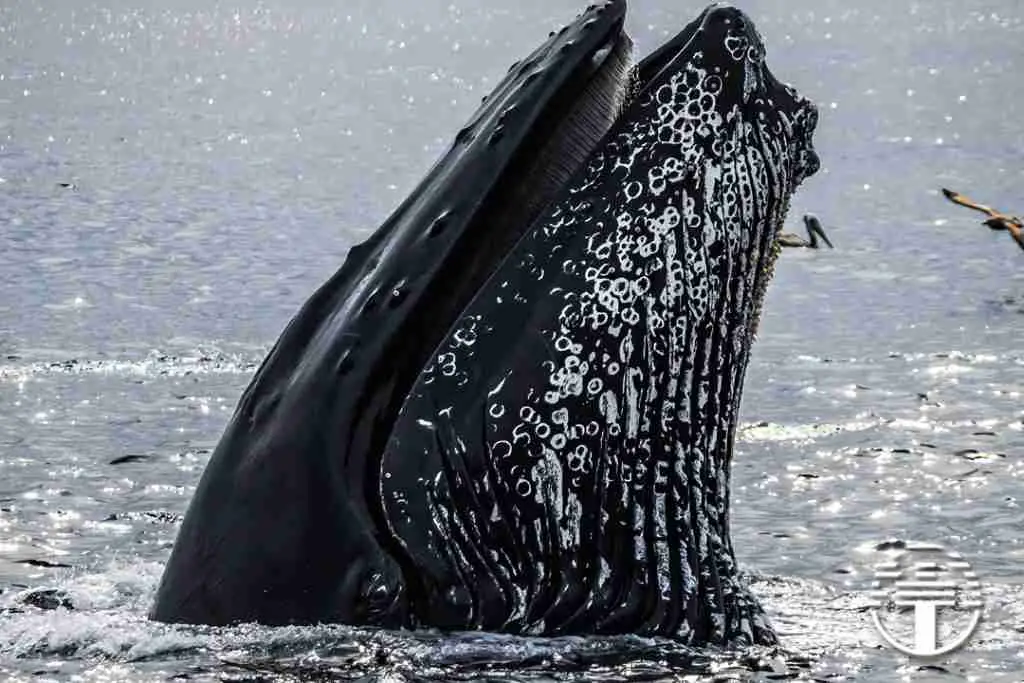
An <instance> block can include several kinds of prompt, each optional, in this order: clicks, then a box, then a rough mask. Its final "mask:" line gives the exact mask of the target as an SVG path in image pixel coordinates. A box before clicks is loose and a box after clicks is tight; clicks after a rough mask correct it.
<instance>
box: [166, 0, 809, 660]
mask: <svg viewBox="0 0 1024 683" xmlns="http://www.w3.org/2000/svg"><path fill="white" fill-rule="evenodd" d="M624 16H625V2H624V1H623V0H613V1H612V2H608V3H604V4H602V5H593V6H591V7H590V8H588V9H587V10H586V11H585V12H584V13H582V14H581V15H580V16H579V17H578V18H577V19H576V21H574V22H573V23H572V24H571V25H570V26H568V27H567V28H566V29H564V30H563V31H561V32H559V33H557V34H555V35H553V36H551V37H550V38H549V39H548V40H547V41H546V42H545V43H544V44H543V45H542V46H541V47H540V48H538V49H537V50H535V51H534V52H533V53H531V54H530V55H529V56H528V57H527V58H525V59H524V60H522V61H521V62H517V63H516V64H514V65H513V67H512V69H510V71H509V73H508V74H507V75H506V77H505V78H504V79H503V80H502V82H501V83H500V84H499V85H498V86H497V87H496V88H495V90H494V91H493V92H492V93H491V94H490V95H489V96H488V98H486V100H485V101H484V103H483V104H482V106H481V108H480V110H479V111H478V112H477V113H476V114H474V116H473V117H472V118H471V120H470V122H469V123H468V124H467V125H466V126H465V127H463V128H462V129H461V130H460V131H459V133H458V134H457V135H456V136H455V139H454V141H453V143H452V146H451V148H450V149H449V150H448V152H447V153H446V154H445V155H444V157H443V158H442V159H440V160H439V161H438V162H437V164H435V166H434V167H433V168H432V169H431V170H430V171H429V172H428V173H427V175H426V177H425V178H424V180H423V181H422V182H421V184H420V185H419V186H418V187H417V189H416V190H415V191H414V192H413V193H412V194H411V195H410V197H409V198H408V199H407V200H405V201H404V202H403V203H402V205H401V206H399V207H398V208H397V209H396V210H395V212H394V213H393V214H392V215H391V217H389V219H388V220H387V221H386V222H385V223H384V224H383V225H382V226H381V227H380V228H379V229H378V230H377V231H376V232H375V233H374V234H373V236H372V237H371V238H370V239H369V240H367V241H366V242H365V243H363V244H361V245H357V246H356V247H354V248H353V249H352V251H351V252H350V254H349V256H348V258H347V259H346V261H345V263H344V264H343V265H342V266H341V268H340V269H339V270H338V272H337V273H335V275H334V276H333V277H332V278H331V279H330V280H329V281H328V282H327V283H325V284H324V285H323V286H322V287H321V288H320V289H319V290H318V291H317V292H316V293H315V294H314V295H313V296H312V297H311V298H310V299H309V300H308V301H307V302H306V303H305V304H304V306H303V307H302V309H301V310H300V311H299V313H298V314H297V315H296V317H295V318H294V319H293V320H292V321H291V322H290V323H289V325H288V327H287V328H286V329H285V331H284V332H283V334H282V335H281V338H280V339H279V340H278V342H277V344H276V345H275V346H274V348H273V349H272V350H271V352H270V353H269V354H268V356H267V358H266V360H265V361H264V363H263V365H262V366H261V367H260V369H259V371H258V372H257V373H256V375H255V377H254V378H253V380H252V382H251V384H250V385H249V387H248V388H247V390H246V392H245V393H244V395H243V396H242V398H241V400H240V402H239V404H238V407H237V409H236V412H235V414H234V415H233V417H232V419H231V422H230V423H229V425H228V426H227V428H226V430H225V432H224V435H223V437H222V438H221V441H220V442H219V444H218V446H217V448H216V450H215V452H214V454H213V456H212V457H211V460H210V462H209V464H208V466H207V468H206V471H205V472H204V474H203V477H202V479H201V481H200V483H199V487H198V489H197V491H196V493H195V495H194V497H193V500H192V503H191V505H190V507H189V511H188V513H187V515H186V518H185V521H184V523H183V525H182V528H181V530H180V532H179V536H178V539H177V541H176V544H175V547H174V550H173V552H172V554H171V557H170V560H169V561H168V565H167V568H166V570H165V573H164V577H163V579H162V581H161V584H160V587H159V589H158V592H157V597H156V602H155V605H154V608H153V612H152V616H153V617H154V618H156V619H159V620H162V621H178V622H192V623H209V624H224V623H233V622H241V621H258V622H262V623H269V624H284V623H315V622H336V621H341V622H347V623H362V624H375V625H381V626H417V625H423V626H438V627H448V628H488V629H494V630H505V631H515V632H540V633H571V632H575V633H580V632H605V633H615V632H637V633H661V634H667V635H672V636H674V637H679V638H683V639H686V640H688V641H689V642H694V643H701V642H737V641H748V642H771V641H772V639H773V636H772V634H771V631H770V629H769V628H768V627H767V626H766V625H765V623H764V621H763V618H762V616H761V614H760V611H759V608H758V607H757V605H756V603H755V602H754V601H753V600H751V599H749V598H748V597H747V596H746V594H745V592H744V590H743V588H742V586H741V585H740V584H739V583H738V582H737V579H736V576H735V567H734V560H733V559H732V549H731V544H730V541H729V536H728V524H727V521H728V514H727V512H728V507H727V502H728V498H729V495H728V486H727V482H728V466H729V460H730V458H731V451H732V440H733V436H734V432H735V424H736V417H737V412H738V405H739V397H740V394H741V388H742V380H743V376H744V370H745V367H746V362H747V358H748V355H749V347H750V344H751V342H752V339H753V333H754V331H755V329H756V325H757V319H758V316H759V310H760V305H761V302H762V300H763V296H764V290H765V287H766V286H767V282H768V280H769V279H770V276H771V269H772V267H773V264H774V256H775V252H774V251H773V244H774V236H775V233H777V231H778V229H779V228H780V227H781V223H782V220H783V218H784V216H785V212H786V209H787V208H788V198H789V195H790V193H791V192H792V191H793V190H794V189H795V188H796V186H797V185H798V184H799V183H800V182H801V181H802V180H803V179H804V178H806V177H807V176H809V175H811V174H812V173H813V172H814V171H815V170H816V168H817V165H818V164H817V157H816V155H815V154H814V151H813V146H812V144H811V135H812V133H813V129H814V126H815V123H816V119H817V114H816V111H815V110H814V107H813V105H811V104H810V103H809V102H807V101H806V100H805V99H803V98H801V97H800V96H799V95H797V94H796V92H795V91H794V90H792V88H789V87H788V86H784V85H782V84H780V83H779V82H778V81H776V80H775V79H774V77H772V75H771V74H770V72H769V71H768V69H767V68H766V67H765V65H764V50H763V45H762V42H761V39H760V37H759V36H758V35H757V33H756V30H755V29H754V28H753V25H752V24H751V23H750V21H749V20H748V19H746V17H745V16H744V15H743V14H742V13H741V12H739V11H738V10H735V9H733V8H730V7H726V6H722V5H715V6H712V7H710V8H708V9H707V10H705V11H704V12H703V13H702V14H701V15H700V17H699V18H698V20H697V21H695V22H693V23H691V24H690V25H689V26H688V27H687V28H686V29H684V31H682V32H681V33H680V34H678V35H677V36H676V37H675V38H673V39H672V40H670V41H668V42H667V43H666V45H665V46H663V47H662V48H661V49H659V50H658V51H656V52H655V53H653V54H652V55H651V56H650V57H648V58H647V59H646V60H644V61H642V62H641V63H640V64H639V65H638V67H637V68H636V69H631V68H629V63H628V56H629V42H628V38H627V37H626V36H625V34H624V32H623V30H622V24H623V19H624ZM704 95H708V97H710V98H711V100H712V101H711V102H710V103H709V102H708V101H706V100H705V99H704V97H703V96H704ZM670 158H671V159H672V160H673V161H672V163H669V162H668V160H669V159H670ZM641 225H643V226H647V228H649V229H648V230H647V232H646V233H645V234H643V235H640V234H636V230H639V227H637V226H641ZM634 227H636V230H634ZM631 231H633V232H631ZM574 235H575V237H574ZM654 236H656V237H657V238H658V240H660V241H658V246H657V249H656V250H655V252H651V253H648V252H650V250H651V249H652V248H654V247H652V246H651V245H653V244H654V241H653V239H652V237H654ZM640 237H643V238H644V239H643V240H640V239H639V238H640ZM581 240H582V241H581ZM606 243H607V246H605V245H606ZM627 247H628V248H627ZM624 249H625V251H623V250H624ZM633 249H635V250H636V251H635V253H634V252H633V251H632V250H633ZM659 250H660V251H659ZM606 252H607V253H606ZM635 267H636V268H641V271H643V272H641V271H637V270H635ZM648 270H649V272H647V271H648ZM612 272H615V273H616V277H615V278H611V277H610V273H612ZM548 278H553V280H549V279H548ZM554 280H557V281H554ZM605 281H607V282H605ZM506 283H508V284H507V285H506ZM645 287H646V289H645ZM652 287H653V288H654V289H655V290H656V291H654V292H653V293H651V292H652ZM605 288H607V291H605ZM623 288H625V289H623ZM630 296H634V298H632V299H630V298H629V297H630ZM645 297H647V298H645ZM648 298H649V299H650V302H649V303H650V305H646V304H645V305H644V306H640V305H639V304H638V303H637V302H638V301H643V302H647V301H648ZM613 312H614V313H615V314H616V315H618V316H619V318H618V319H616V320H618V322H614V321H611V315H612V313H613ZM583 321H586V324H587V325H591V324H594V325H596V327H594V328H593V329H591V328H590V327H586V328H585V329H584V327H581V324H582V323H583ZM619 323H621V324H619ZM615 325H618V327H615ZM613 329H618V330H619V332H618V334H619V335H623V334H625V337H628V340H627V341H624V339H625V337H622V338H620V337H615V335H614V334H613ZM587 330H589V331H587ZM666 330H673V332H672V334H668V333H667V332H666ZM673 335H675V336H673ZM680 335H681V336H680ZM612 337H615V340H616V341H615V343H614V345H613V344H612V341H611V339H612ZM599 343H600V345H601V347H600V348H598V346H597V345H598V344H599ZM577 347H578V348H579V349H580V350H581V351H582V350H583V349H584V348H585V349H586V353H583V354H582V355H580V354H578V353H577V352H576V349H577ZM471 351H472V353H474V354H476V355H475V356H473V355H469V354H470V352H471ZM683 351H685V353H683ZM590 353H594V354H595V358H594V359H590V358H589V354H590ZM448 354H452V355H451V356H449V355H448ZM636 354H639V355H636ZM659 354H660V355H659ZM666 354H667V355H666ZM623 355H625V356H628V357H629V358H630V359H632V360H631V361H630V362H629V363H620V366H621V367H619V369H618V370H616V372H615V375H614V377H615V378H621V377H628V378H629V381H628V382H626V381H625V380H622V379H609V377H604V376H602V377H596V376H595V377H589V376H588V378H587V380H586V381H583V380H582V379H581V378H582V374H581V371H580V367H581V366H580V363H584V362H585V363H587V364H588V368H590V369H594V368H597V367H604V368H606V369H607V368H610V367H611V366H610V364H609V363H608V362H607V359H606V358H605V356H607V357H608V358H609V359H610V358H613V357H615V358H619V357H621V356H623ZM452 358H454V359H455V363H454V364H452V365H450V364H449V362H448V361H449V360H450V359H452ZM641 358H642V359H643V362H642V363H641V362H640V360H639V359H641ZM616 362H618V361H616ZM630 363H632V364H630ZM645 364H646V365H645ZM449 368H452V372H451V374H447V373H448V372H449ZM609 372H610V370H609ZM620 372H622V373H623V374H621V375H620V374H619V373H620ZM592 379H599V380H600V383H601V387H602V388H601V390H600V391H598V392H597V393H590V387H592V386H597V385H596V384H593V383H591V381H590V380H592ZM655 380H656V381H655ZM612 387H618V388H619V389H617V390H616V391H618V393H616V392H612V393H611V394H608V391H611V388H612ZM670 395H671V397H672V400H671V401H668V400H667V399H666V398H665V397H668V396H670ZM640 397H646V398H644V399H643V400H640ZM652 397H658V398H657V400H658V401H661V402H660V403H657V405H654V404H651V403H650V401H651V400H654V399H653V398H652ZM570 408H571V409H570ZM563 410H564V412H563ZM531 411H532V412H531ZM537 415H544V416H546V417H545V418H544V424H545V425H546V427H543V428H542V427H540V426H539V424H535V423H533V422H532V420H533V419H534V416H537ZM556 415H557V419H556V417H555V416H556ZM684 415H685V416H686V420H685V421H684V420H683V418H682V416H684ZM567 416H571V419H572V421H573V423H572V424H571V425H570V424H569V422H568V421H569V420H570V417H567ZM663 416H675V417H671V419H669V417H663ZM584 417H586V420H585V424H584V423H581V422H579V420H583V419H584ZM510 418H515V419H514V420H512V421H511V422H510V421H509V419H510ZM591 418H592V419H591ZM591 422H594V423H595V425H596V427H591V425H590V423H591ZM684 424H685V428H684V426H683V425H684ZM554 427H558V429H561V430H562V431H563V432H564V433H565V434H564V435H565V439H566V440H567V441H568V440H569V439H572V438H577V439H585V443H584V444H583V445H588V447H591V450H588V451H587V453H586V457H584V455H580V454H578V453H577V451H575V450H573V451H571V455H570V452H569V451H564V450H560V449H559V448H557V446H558V444H560V443H561V442H560V441H558V439H556V437H557V436H558V435H557V434H550V433H549V432H550V430H552V429H553V428H554ZM613 427H614V428H613ZM563 428H564V429H563ZM652 429H654V431H652ZM538 430H539V431H540V432H541V433H547V435H546V436H545V437H543V439H544V443H546V444H547V446H546V448H547V447H550V452H548V451H544V450H541V451H537V450H534V451H531V450H530V449H528V448H523V449H519V450H512V451H509V454H508V457H503V456H504V455H506V454H505V453H504V449H505V446H504V443H506V442H507V443H508V444H510V445H515V446H516V447H517V448H518V446H519V445H520V444H521V443H522V436H523V435H524V434H526V435H527V436H529V437H530V439H531V443H532V444H536V443H539V442H540V440H541V439H542V437H541V436H540V435H539V434H538V433H537V431H538ZM545 430H547V432H545ZM527 432H528V434H527ZM612 432H615V433H614V434H612ZM574 434H575V435H576V436H573V435H574ZM553 439H554V440H555V443H552V440H553ZM623 439H626V440H625V441H624V440H623ZM602 444H603V445H602ZM574 448H575V446H574ZM651 454H654V455H651ZM645 457H653V458H655V460H654V461H652V462H654V466H653V467H652V466H649V465H650V463H646V461H644V460H643V458H645ZM544 463H546V464H544ZM641 475H642V476H643V477H650V478H651V479H650V484H649V485H648V484H644V485H643V486H641V487H639V488H637V489H636V490H635V491H634V490H633V489H632V488H630V486H628V485H627V484H626V483H625V482H626V481H627V480H628V481H641V482H645V481H647V480H646V479H637V478H638V477H641ZM556 484H557V486H556ZM480 486H484V487H485V488H483V489H482V488H479V487H480ZM527 489H529V490H528V491H527ZM588 491H590V493H589V494H588ZM613 494H614V495H613ZM616 496H617V497H616ZM531 501H534V502H535V503H536V505H533V503H531ZM574 501H575V502H574ZM616 501H619V502H616ZM485 504H490V506H489V507H488V506H487V505H485ZM559 506H560V507H559ZM666 510H667V511H669V512H670V513H671V514H670V515H669V516H668V517H666V515H665V514H664V513H665V511H666ZM676 513H678V515H682V514H684V513H685V514H686V515H689V518H690V520H691V523H690V524H689V526H681V523H680V521H679V519H677V518H676V516H674V515H676ZM609 520H610V521H609ZM538 525H539V526H538ZM637 531H638V532H639V536H637V535H636V533H634V532H637Z"/></svg>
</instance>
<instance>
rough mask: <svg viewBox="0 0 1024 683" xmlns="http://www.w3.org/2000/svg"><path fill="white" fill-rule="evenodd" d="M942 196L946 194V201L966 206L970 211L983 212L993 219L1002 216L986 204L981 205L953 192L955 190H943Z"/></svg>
mask: <svg viewBox="0 0 1024 683" xmlns="http://www.w3.org/2000/svg"><path fill="white" fill-rule="evenodd" d="M942 194H944V195H945V196H946V199H948V200H949V201H951V202H953V203H954V204H959V205H960V206H966V207H967V208H968V209H974V210H975V211H981V212H982V213H984V214H987V215H989V216H991V217H993V218H995V217H997V216H1000V215H1001V214H1000V213H999V212H998V211H996V210H995V209H993V208H990V207H988V206H985V205H984V204H979V203H977V202H976V201H974V200H971V199H968V198H967V197H965V196H963V195H962V194H960V193H959V192H953V190H947V189H946V188H942Z"/></svg>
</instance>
